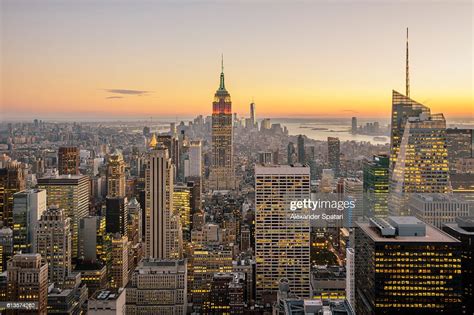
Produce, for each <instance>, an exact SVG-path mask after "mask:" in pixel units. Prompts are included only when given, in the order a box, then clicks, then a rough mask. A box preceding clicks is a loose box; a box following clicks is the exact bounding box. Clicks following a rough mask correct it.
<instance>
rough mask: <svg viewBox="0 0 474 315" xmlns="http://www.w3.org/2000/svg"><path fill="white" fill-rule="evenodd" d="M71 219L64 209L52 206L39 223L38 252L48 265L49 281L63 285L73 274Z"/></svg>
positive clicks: (37, 234)
mask: <svg viewBox="0 0 474 315" xmlns="http://www.w3.org/2000/svg"><path fill="white" fill-rule="evenodd" d="M70 222H71V219H70V218H68V217H67V216H66V215H65V213H64V211H63V209H60V208H58V207H57V206H54V205H53V206H50V207H49V209H48V210H46V211H45V212H44V213H43V214H42V215H41V219H40V220H39V221H38V229H37V230H36V252H37V253H38V254H40V255H41V259H42V260H43V261H44V262H45V263H47V264H48V270H49V271H48V274H49V281H50V282H54V283H56V284H58V285H62V284H63V283H64V281H65V280H66V277H68V276H69V275H70V273H71V255H72V253H71V251H72V248H71V245H72V243H71V228H70Z"/></svg>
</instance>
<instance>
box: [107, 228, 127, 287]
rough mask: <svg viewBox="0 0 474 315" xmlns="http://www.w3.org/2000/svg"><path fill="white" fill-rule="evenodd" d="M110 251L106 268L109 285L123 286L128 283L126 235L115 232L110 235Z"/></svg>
mask: <svg viewBox="0 0 474 315" xmlns="http://www.w3.org/2000/svg"><path fill="white" fill-rule="evenodd" d="M111 252H112V255H111V262H110V268H109V270H107V272H108V279H109V285H110V287H112V288H123V287H125V286H126V285H127V283H128V252H129V242H128V237H127V236H122V235H120V234H119V233H117V234H115V235H114V236H113V237H112V248H111Z"/></svg>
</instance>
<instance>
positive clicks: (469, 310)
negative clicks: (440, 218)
mask: <svg viewBox="0 0 474 315" xmlns="http://www.w3.org/2000/svg"><path fill="white" fill-rule="evenodd" d="M443 231H445V232H446V233H448V234H449V235H451V236H453V237H455V238H456V239H458V240H459V241H460V242H461V244H462V245H461V252H462V255H461V274H462V286H463V288H462V290H463V292H462V296H463V303H462V305H463V314H474V217H462V218H456V222H453V223H446V224H444V225H443Z"/></svg>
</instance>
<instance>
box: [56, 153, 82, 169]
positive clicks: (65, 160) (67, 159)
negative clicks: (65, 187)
mask: <svg viewBox="0 0 474 315" xmlns="http://www.w3.org/2000/svg"><path fill="white" fill-rule="evenodd" d="M58 171H59V175H79V148H78V147H60V148H59V150H58Z"/></svg>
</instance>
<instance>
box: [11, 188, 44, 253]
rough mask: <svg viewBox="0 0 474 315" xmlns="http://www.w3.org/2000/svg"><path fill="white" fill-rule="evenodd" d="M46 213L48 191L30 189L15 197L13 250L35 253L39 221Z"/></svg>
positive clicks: (16, 194)
mask: <svg viewBox="0 0 474 315" xmlns="http://www.w3.org/2000/svg"><path fill="white" fill-rule="evenodd" d="M44 211H46V190H44V189H30V190H23V191H20V192H17V193H15V194H14V195H13V250H14V252H15V253H20V252H21V253H34V250H35V248H36V245H35V231H36V228H37V226H38V220H39V219H40V217H41V215H42V214H43V212H44Z"/></svg>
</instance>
